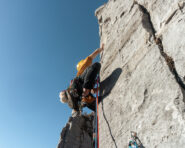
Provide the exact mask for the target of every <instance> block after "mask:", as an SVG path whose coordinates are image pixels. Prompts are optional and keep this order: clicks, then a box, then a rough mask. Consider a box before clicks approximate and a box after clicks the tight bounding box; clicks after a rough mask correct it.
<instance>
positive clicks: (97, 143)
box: [95, 76, 99, 148]
mask: <svg viewBox="0 0 185 148" xmlns="http://www.w3.org/2000/svg"><path fill="white" fill-rule="evenodd" d="M98 88H99V76H98V77H97V91H96V143H95V148H99V113H98V95H99V93H98V92H99V89H98Z"/></svg>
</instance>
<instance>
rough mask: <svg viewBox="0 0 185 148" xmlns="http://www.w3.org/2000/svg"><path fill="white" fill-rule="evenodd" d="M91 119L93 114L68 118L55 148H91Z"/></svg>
mask: <svg viewBox="0 0 185 148" xmlns="http://www.w3.org/2000/svg"><path fill="white" fill-rule="evenodd" d="M93 119H94V115H93V114H90V115H78V116H75V117H70V118H69V121H68V123H67V124H66V126H65V127H64V128H63V130H62V132H61V135H60V140H59V144H58V146H57V148H93V141H92V134H93Z"/></svg>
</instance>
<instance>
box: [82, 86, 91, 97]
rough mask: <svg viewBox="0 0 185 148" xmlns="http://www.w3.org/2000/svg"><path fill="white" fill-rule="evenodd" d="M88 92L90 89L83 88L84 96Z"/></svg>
mask: <svg viewBox="0 0 185 148" xmlns="http://www.w3.org/2000/svg"><path fill="white" fill-rule="evenodd" d="M89 93H90V89H86V88H83V94H82V96H84V97H86V96H87V95H88V94H89Z"/></svg>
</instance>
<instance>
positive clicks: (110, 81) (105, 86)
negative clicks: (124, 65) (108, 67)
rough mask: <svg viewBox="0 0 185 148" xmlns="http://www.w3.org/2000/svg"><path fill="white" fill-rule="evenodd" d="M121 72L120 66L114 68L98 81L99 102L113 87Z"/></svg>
mask: <svg viewBox="0 0 185 148" xmlns="http://www.w3.org/2000/svg"><path fill="white" fill-rule="evenodd" d="M121 73H122V69H121V68H116V69H115V70H114V71H113V72H112V74H111V75H110V76H108V77H107V78H106V79H105V80H103V81H102V82H100V96H101V98H100V99H101V100H100V101H99V102H101V101H102V100H103V99H104V98H105V97H106V96H108V95H109V94H110V92H111V90H112V89H113V88H114V86H115V84H116V82H117V80H118V78H119V76H120V75H121Z"/></svg>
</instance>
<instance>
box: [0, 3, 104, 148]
mask: <svg viewBox="0 0 185 148" xmlns="http://www.w3.org/2000/svg"><path fill="white" fill-rule="evenodd" d="M105 2H107V0H101V1H100V0H0V148H53V147H54V148H55V147H56V146H57V143H58V140H59V136H60V132H61V130H62V128H63V127H64V125H65V124H66V122H67V120H68V117H69V116H70V114H71V110H70V109H69V108H68V106H67V105H64V104H61V103H60V102H59V98H58V93H59V92H60V90H63V89H65V88H66V87H67V86H68V84H69V81H70V80H71V79H72V78H73V77H74V76H75V74H76V69H75V68H76V64H77V63H78V61H80V60H81V59H83V58H85V57H86V56H87V55H88V54H90V53H91V52H92V51H93V50H94V49H96V48H98V47H99V33H98V31H99V30H98V23H97V19H96V17H95V16H94V11H95V9H96V8H98V7H99V6H101V5H102V4H104V3H105Z"/></svg>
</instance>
